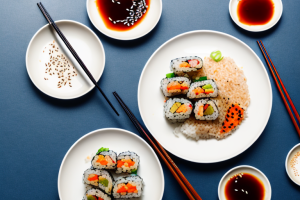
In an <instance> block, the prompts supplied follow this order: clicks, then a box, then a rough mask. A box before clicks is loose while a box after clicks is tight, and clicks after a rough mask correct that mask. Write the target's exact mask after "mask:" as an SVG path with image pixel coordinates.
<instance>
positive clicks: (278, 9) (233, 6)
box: [229, 0, 283, 32]
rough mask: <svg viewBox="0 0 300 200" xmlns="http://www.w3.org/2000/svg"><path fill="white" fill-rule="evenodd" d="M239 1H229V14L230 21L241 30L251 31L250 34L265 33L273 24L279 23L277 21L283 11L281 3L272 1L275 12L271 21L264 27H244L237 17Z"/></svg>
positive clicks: (277, 0) (278, 0)
mask: <svg viewBox="0 0 300 200" xmlns="http://www.w3.org/2000/svg"><path fill="white" fill-rule="evenodd" d="M239 1H240V0H230V2H229V13H230V16H231V19H232V20H233V21H234V22H235V23H236V24H237V25H238V26H239V27H241V28H243V29H245V30H247V31H251V32H260V31H265V30H268V29H270V28H272V27H273V26H274V25H275V24H277V22H278V21H279V19H280V18H281V15H282V10H283V6H282V1H281V0H272V1H273V2H274V5H275V12H274V15H273V17H272V19H271V20H270V21H269V22H268V23H267V24H264V25H252V26H250V25H246V24H243V23H241V22H240V21H239V18H238V15H237V6H238V3H239Z"/></svg>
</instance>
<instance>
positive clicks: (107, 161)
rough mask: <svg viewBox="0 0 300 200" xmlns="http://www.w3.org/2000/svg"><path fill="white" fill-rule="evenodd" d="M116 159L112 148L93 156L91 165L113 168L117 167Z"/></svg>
mask: <svg viewBox="0 0 300 200" xmlns="http://www.w3.org/2000/svg"><path fill="white" fill-rule="evenodd" d="M116 159H117V153H116V152H114V151H112V150H109V151H102V152H100V153H98V154H96V155H95V156H94V157H93V159H92V167H93V168H95V169H115V168H116V167H117V160H116ZM101 163H102V164H101Z"/></svg>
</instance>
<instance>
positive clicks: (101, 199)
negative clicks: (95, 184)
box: [82, 188, 111, 200]
mask: <svg viewBox="0 0 300 200" xmlns="http://www.w3.org/2000/svg"><path fill="white" fill-rule="evenodd" d="M82 200H111V197H110V196H109V195H107V194H105V193H104V192H102V191H101V190H99V189H95V188H92V189H89V190H88V191H86V192H85V195H84V196H83V199H82Z"/></svg>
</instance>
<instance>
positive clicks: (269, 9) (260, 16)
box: [237, 0, 275, 25]
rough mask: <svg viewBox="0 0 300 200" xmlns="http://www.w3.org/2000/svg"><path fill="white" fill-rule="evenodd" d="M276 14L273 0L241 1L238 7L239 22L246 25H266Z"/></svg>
mask: <svg viewBox="0 0 300 200" xmlns="http://www.w3.org/2000/svg"><path fill="white" fill-rule="evenodd" d="M274 12H275V9H274V2H273V1H272V0H240V1H239V3H238V7H237V15H238V18H239V21H240V22H241V23H243V24H246V25H264V24H267V23H268V22H269V21H270V20H271V19H272V17H273V15H274Z"/></svg>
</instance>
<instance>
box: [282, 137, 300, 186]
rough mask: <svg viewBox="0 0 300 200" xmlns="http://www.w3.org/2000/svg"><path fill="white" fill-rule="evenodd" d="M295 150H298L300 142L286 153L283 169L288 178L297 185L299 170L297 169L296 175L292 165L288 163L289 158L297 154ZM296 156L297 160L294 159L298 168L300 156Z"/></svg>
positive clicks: (299, 176) (299, 150)
mask: <svg viewBox="0 0 300 200" xmlns="http://www.w3.org/2000/svg"><path fill="white" fill-rule="evenodd" d="M297 152H300V143H299V144H296V145H295V146H294V147H293V148H292V149H291V150H290V151H289V153H288V154H287V156H286V159H285V170H286V173H287V174H288V176H289V177H290V179H291V180H292V181H293V182H294V183H296V184H297V185H299V186H300V170H299V171H298V173H299V175H298V176H296V175H295V173H294V171H293V169H292V166H291V164H290V162H291V160H292V159H293V157H294V156H295V155H296V154H297ZM297 157H299V159H298V161H296V163H295V164H296V165H297V166H298V168H300V156H297Z"/></svg>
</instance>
